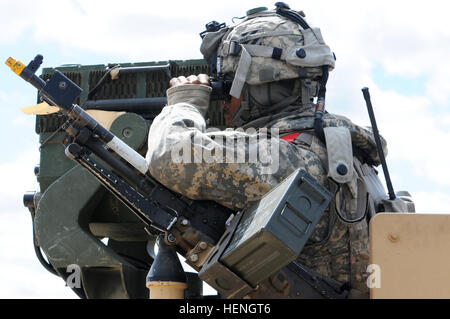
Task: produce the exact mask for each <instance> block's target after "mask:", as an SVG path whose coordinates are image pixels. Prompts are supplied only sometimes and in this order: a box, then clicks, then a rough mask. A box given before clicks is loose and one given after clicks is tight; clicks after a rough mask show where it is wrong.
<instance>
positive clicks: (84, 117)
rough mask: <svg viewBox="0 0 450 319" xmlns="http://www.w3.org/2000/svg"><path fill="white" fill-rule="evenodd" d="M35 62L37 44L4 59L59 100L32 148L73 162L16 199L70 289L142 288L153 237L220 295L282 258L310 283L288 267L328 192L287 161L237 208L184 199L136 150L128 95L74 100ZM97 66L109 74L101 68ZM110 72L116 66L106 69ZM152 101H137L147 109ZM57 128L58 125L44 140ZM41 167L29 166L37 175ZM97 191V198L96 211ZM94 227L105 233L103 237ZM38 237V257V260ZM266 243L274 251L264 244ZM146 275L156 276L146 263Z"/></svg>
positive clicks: (192, 293)
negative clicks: (288, 168) (109, 105)
mask: <svg viewBox="0 0 450 319" xmlns="http://www.w3.org/2000/svg"><path fill="white" fill-rule="evenodd" d="M41 62H42V56H39V55H38V56H37V57H36V58H35V59H34V60H33V61H31V62H30V64H29V65H28V66H27V67H25V65H23V64H22V63H21V62H20V61H15V60H14V59H12V58H10V59H8V61H7V63H6V64H7V65H8V66H9V67H10V68H11V69H12V70H13V71H14V72H15V73H16V74H17V75H19V76H20V77H22V78H23V79H24V80H26V81H27V82H29V83H31V84H32V85H33V86H34V87H35V88H36V89H38V91H39V97H40V99H41V100H42V101H43V103H44V104H46V105H47V106H48V107H49V108H51V107H54V108H59V111H60V113H61V114H62V116H63V117H64V121H63V123H62V125H61V126H59V128H57V129H56V130H55V131H54V132H52V133H51V134H50V136H48V137H46V139H45V140H44V141H43V142H42V143H41V147H45V146H47V145H50V144H58V145H63V146H64V147H59V149H58V151H59V152H64V154H65V156H67V158H69V159H70V160H72V161H73V162H75V163H78V164H79V165H78V166H74V167H71V168H69V169H68V170H66V171H64V172H63V173H62V174H61V175H60V176H59V177H58V178H57V179H56V180H55V181H53V182H52V183H51V184H50V185H45V186H46V187H44V189H42V187H41V192H42V194H40V193H36V194H35V195H34V196H31V197H32V199H30V196H29V195H26V198H25V199H26V200H24V204H25V205H26V206H27V207H28V208H29V209H30V211H31V213H32V216H33V225H34V227H35V230H34V235H35V245H36V252H37V254H38V257H40V258H39V259H40V261H41V262H42V263H43V265H44V266H45V267H46V268H47V269H48V270H50V271H52V272H54V273H55V274H58V275H59V276H61V277H62V278H66V277H67V274H66V273H65V271H67V269H68V268H69V267H70V266H73V265H74V264H75V265H77V266H78V267H80V268H81V281H82V286H81V285H80V287H75V288H74V290H75V292H76V293H77V294H78V295H79V296H80V297H86V298H124V297H130V298H145V297H146V295H147V294H146V291H145V285H143V283H144V282H145V274H146V273H147V272H148V270H149V268H150V265H151V264H152V263H153V256H154V254H153V253H151V252H149V251H150V250H151V246H152V244H153V243H154V242H155V239H156V237H158V238H160V239H159V240H160V244H161V245H162V246H161V247H165V245H168V246H171V247H170V249H169V250H172V251H175V250H176V251H177V252H178V253H179V254H181V255H182V256H184V257H185V258H186V262H187V263H188V264H189V265H190V266H192V267H193V268H194V269H195V270H196V271H198V272H199V274H198V276H200V278H201V279H203V280H204V281H206V282H208V283H210V284H211V285H212V286H213V287H216V289H217V290H218V291H219V293H220V296H221V297H225V298H242V297H244V296H245V295H246V294H248V293H249V292H251V291H253V290H254V289H256V287H257V286H258V284H259V283H260V282H262V281H263V280H265V279H267V278H269V277H270V276H271V275H275V274H276V272H277V271H279V270H281V269H282V268H283V267H285V266H288V265H290V266H292V267H294V268H295V271H294V273H296V276H299V280H300V281H301V282H304V283H306V284H307V285H309V286H310V287H311V288H312V289H315V287H316V286H317V285H316V283H315V282H313V283H311V282H310V281H308V276H303V275H302V274H303V273H305V271H303V270H302V271H298V270H299V268H298V265H297V266H296V264H295V262H293V261H294V260H295V259H296V257H297V256H298V255H299V253H300V252H301V250H302V249H303V246H304V245H305V244H306V241H307V240H308V238H309V236H310V235H311V233H312V231H313V229H314V227H315V225H316V224H317V222H318V221H319V219H320V217H321V215H322V213H323V212H324V211H325V209H326V208H327V207H328V204H329V203H330V201H331V199H332V197H333V195H332V194H331V193H330V192H329V191H328V190H327V189H326V188H324V187H323V186H321V185H320V184H319V183H317V182H316V181H315V180H314V179H313V178H312V177H311V176H310V175H309V174H307V173H306V172H305V171H303V170H300V169H297V170H296V171H295V172H294V173H292V174H291V176H289V177H288V178H286V179H285V181H283V182H282V183H280V184H279V185H278V186H277V187H275V188H274V189H272V190H271V191H270V192H268V193H267V194H266V195H265V196H264V197H263V198H262V199H261V200H259V201H257V202H256V203H254V204H253V205H252V206H251V207H248V208H245V209H244V210H243V211H240V212H233V211H232V210H230V209H228V208H225V207H223V206H220V205H218V204H217V203H214V202H210V201H193V200H190V199H187V198H185V197H183V196H181V195H180V194H177V193H175V192H173V191H171V190H169V189H167V188H166V187H164V186H163V185H162V184H160V183H159V182H157V181H156V180H154V179H153V178H152V177H151V176H150V174H149V173H148V167H147V163H146V161H145V159H144V157H143V156H142V154H143V153H144V152H145V140H146V138H147V136H146V132H147V131H148V125H147V124H150V123H148V119H147V120H146V119H145V117H141V116H140V115H138V114H136V113H134V112H124V111H127V110H128V109H127V107H128V106H129V105H130V104H128V103H125V104H123V106H122V108H123V110H122V112H120V113H119V114H118V113H117V112H113V113H111V111H104V110H100V112H101V113H92V110H85V109H86V105H87V104H88V103H87V101H84V102H85V103H84V108H83V107H80V106H79V105H77V104H75V103H76V100H77V99H80V96H82V94H83V89H82V88H81V87H79V86H78V85H77V84H76V83H74V82H73V81H72V80H70V79H69V78H68V77H67V76H66V75H64V74H63V73H62V72H61V71H59V70H55V71H54V72H53V75H51V76H50V78H49V79H48V80H47V81H45V80H43V79H42V78H40V77H37V76H36V75H35V72H36V71H37V69H38V68H39V65H40V64H41ZM169 65H170V64H168V65H165V66H156V67H155V68H153V67H150V66H149V67H139V68H138V69H136V70H134V72H132V68H125V70H126V72H125V74H142V73H145V72H150V73H153V72H159V71H163V73H164V75H165V77H166V78H167V75H168V74H170V72H169V71H168V68H169ZM106 72H107V73H106V75H108V74H111V75H113V70H110V71H106ZM119 73H120V71H119ZM204 73H205V72H204ZM104 76H105V75H104ZM113 76H114V77H117V72H115V73H114V75H113ZM166 80H167V79H166ZM103 84H105V80H104V77H103V78H102V79H101V80H100V81H99V83H98V84H97V85H96V86H95V88H94V90H93V91H91V93H90V94H88V95H87V97H88V98H89V97H91V98H92V96H94V95H96V94H98V91H99V88H100V86H101V85H103ZM140 98H142V97H140ZM144 99H146V98H144ZM127 102H128V101H127ZM147 102H148V101H147ZM216 102H218V103H220V101H217V100H216ZM158 103H160V100H158ZM131 104H133V103H131ZM118 105H120V103H118ZM145 109H146V108H144V110H145ZM155 109H157V107H153V108H152V107H149V108H148V110H149V111H150V112H155ZM130 110H132V111H136V109H133V108H131V109H130ZM90 111H91V112H90ZM95 111H97V112H98V111H99V110H98V109H97V110H95ZM104 112H106V113H104ZM130 116H131V117H130ZM127 117H128V118H127ZM114 125H116V127H117V130H118V132H115V130H114ZM60 130H64V131H65V134H64V135H63V136H61V140H59V141H58V142H55V141H54V140H53V139H54V138H56V136H57V135H58V134H59V133H60V132H59V131H60ZM135 131H136V133H135ZM61 133H62V132H61ZM149 138H151V137H149ZM59 155H61V154H59ZM53 160H54V158H53ZM41 171H42V169H41V168H39V169H38V172H37V173H38V175H40V174H41ZM105 190H107V191H109V192H105ZM105 199H107V203H108V204H107V205H106V210H103V208H105V207H104V205H105V202H104V200H105ZM99 205H101V206H99ZM130 212H131V214H130ZM101 238H108V239H109V240H108V243H107V245H104V244H103V243H102V242H101V241H100V240H99V239H101ZM161 241H162V242H161ZM149 246H150V247H149ZM41 248H42V250H43V251H44V253H45V254H46V256H47V259H48V260H49V262H50V263H46V262H45V260H44V258H43V257H42V254H41V251H40V249H41ZM168 248H169V247H168ZM169 250H164V251H169ZM274 251H276V252H277V253H276V254H270V252H274ZM149 253H150V255H152V257H150V256H148V254H149ZM268 254H269V256H270V258H269V259H267V255H268ZM159 258H160V254H158V255H157V256H156V259H155V262H154V264H155V265H156V264H158V265H163V264H164V262H162V261H161V259H159ZM175 259H176V258H175ZM242 265H245V266H242ZM155 268H160V269H161V267H160V266H158V267H152V268H150V273H152V271H154V270H155ZM217 269H220V270H221V271H220V272H217V271H216V270H217ZM198 276H197V275H196V274H191V276H190V277H189V276H188V278H187V285H186V286H187V288H188V289H187V290H186V292H185V294H184V297H186V298H195V297H197V298H200V297H201V289H193V288H195V287H197V288H198V287H199V286H200V284H199V283H201V281H200V280H199V279H198ZM147 278H150V279H152V280H155V279H156V280H157V278H161V277H160V276H159V275H158V276H157V275H155V273H152V275H151V276H147ZM189 278H190V279H189ZM230 278H232V281H230V280H229V279H230ZM170 281H171V280H168V282H170ZM224 283H226V284H225V285H224ZM183 284H184V283H183ZM216 284H217V285H216ZM230 285H231V286H230ZM147 286H148V287H150V286H152V283H150V284H149V283H147ZM330 287H331V291H332V293H327V294H326V296H325V295H323V297H332V298H342V297H345V295H346V291H343V290H341V287H340V286H335V287H333V286H330ZM183 289H184V288H183ZM333 291H334V292H333ZM181 292H182V291H181ZM152 293H153V292H152ZM178 295H179V294H178Z"/></svg>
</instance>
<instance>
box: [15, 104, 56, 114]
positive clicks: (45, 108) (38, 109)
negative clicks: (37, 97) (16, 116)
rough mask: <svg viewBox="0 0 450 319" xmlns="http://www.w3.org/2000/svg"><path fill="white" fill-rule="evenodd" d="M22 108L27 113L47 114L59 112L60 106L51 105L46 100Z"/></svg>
mask: <svg viewBox="0 0 450 319" xmlns="http://www.w3.org/2000/svg"><path fill="white" fill-rule="evenodd" d="M20 110H21V111H22V112H23V113H25V114H34V115H47V114H53V113H56V112H58V111H59V107H56V106H50V105H49V104H47V103H46V102H42V103H39V104H36V105H32V106H28V107H24V108H21V109H20Z"/></svg>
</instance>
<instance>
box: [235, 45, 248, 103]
mask: <svg viewBox="0 0 450 319" xmlns="http://www.w3.org/2000/svg"><path fill="white" fill-rule="evenodd" d="M251 63H252V56H251V55H250V53H249V52H248V51H247V49H246V47H245V46H242V53H241V58H240V59H239V64H238V67H237V70H236V74H235V76H234V80H233V84H232V85H231V90H230V95H231V96H234V97H235V98H237V99H239V98H240V97H241V93H242V89H243V87H244V84H245V81H246V79H247V74H248V71H249V70H250V65H251Z"/></svg>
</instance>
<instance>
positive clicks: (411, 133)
mask: <svg viewBox="0 0 450 319" xmlns="http://www.w3.org/2000/svg"><path fill="white" fill-rule="evenodd" d="M274 2H275V1H262V0H261V1H245V4H243V3H244V1H236V0H227V1H223V2H220V1H164V2H162V1H148V0H146V1H137V0H128V1H126V2H123V1H111V0H110V1H95V0H90V1H81V0H80V1H75V0H74V1H69V0H58V1H44V0H34V1H23V0H22V1H20V0H14V1H9V0H0V3H1V8H2V10H1V11H0V30H2V32H0V62H1V64H0V107H1V110H2V116H1V117H0V124H1V125H0V134H1V135H0V136H1V138H0V147H1V150H2V152H1V154H2V156H1V158H0V177H1V180H2V182H0V298H55V297H56V298H74V297H75V295H74V294H73V293H72V292H71V291H70V290H69V289H68V288H66V287H64V282H63V281H62V280H61V279H59V278H57V277H54V276H53V275H51V274H48V273H47V272H46V270H45V269H43V268H42V267H41V266H40V265H39V263H38V261H37V260H36V258H35V257H34V252H33V250H32V243H31V223H30V217H29V216H28V215H29V214H28V211H27V210H26V209H25V208H23V206H22V195H23V193H24V192H25V191H27V190H37V189H38V185H37V183H36V181H35V177H34V175H33V168H34V166H35V165H36V164H38V162H39V149H38V148H39V145H38V136H37V135H36V134H35V133H34V121H35V118H34V117H33V116H27V115H25V114H22V113H21V112H20V111H19V108H20V107H24V106H29V105H32V104H34V102H35V100H36V92H35V90H34V89H33V88H32V87H31V86H30V85H29V84H27V83H25V82H24V81H23V80H21V79H19V78H18V77H16V76H15V75H14V74H13V73H11V72H10V71H9V69H8V68H7V67H6V66H5V65H4V64H3V62H4V61H6V59H7V58H8V57H9V56H12V57H14V58H16V59H20V60H21V61H22V62H24V63H28V62H29V61H30V60H31V59H32V58H33V57H34V56H35V55H36V54H37V53H41V54H43V55H44V64H43V67H55V66H59V65H62V64H66V63H77V64H78V63H79V64H106V63H110V62H142V61H155V60H169V59H192V58H201V54H200V53H199V50H198V49H199V46H200V37H199V35H198V34H199V33H200V32H201V31H203V30H204V26H205V24H206V23H207V22H209V21H211V20H217V21H219V22H226V23H227V24H230V23H231V18H233V17H241V16H243V15H245V12H246V11H247V10H248V9H251V8H254V7H259V6H267V7H269V8H273V4H274ZM287 3H288V4H290V5H291V6H294V2H287ZM297 3H301V5H302V7H298V8H294V9H298V10H304V12H305V13H306V18H307V21H308V22H309V23H310V24H311V25H313V26H317V27H320V28H321V30H322V34H323V36H324V39H325V41H326V42H327V44H328V45H329V46H330V47H331V49H332V50H333V51H334V52H335V53H336V56H337V61H336V69H335V70H334V71H333V72H332V73H331V74H330V80H329V84H328V90H327V109H328V111H329V112H332V113H338V114H343V115H346V116H348V117H350V118H351V119H352V120H353V121H354V122H355V123H357V124H360V125H369V123H370V122H369V118H368V116H367V110H366V108H365V104H364V100H363V97H362V94H361V88H362V87H364V86H368V87H369V88H370V92H371V95H372V103H373V105H374V108H375V113H376V116H377V121H378V127H379V130H380V132H381V134H382V135H383V136H384V137H385V138H386V139H387V141H388V149H389V155H388V157H387V162H388V165H389V168H390V173H391V177H392V181H393V184H394V188H395V190H408V191H409V192H410V193H411V194H412V195H413V199H414V200H415V202H416V208H417V211H418V212H421V213H446V212H450V209H449V207H450V172H449V170H448V169H447V165H448V164H449V159H448V158H449V155H450V151H449V148H448V145H449V142H448V141H449V138H450V111H449V106H450V81H449V80H448V75H449V74H450V59H449V58H448V57H449V53H450V23H449V22H448V5H447V3H448V2H447V1H435V0H428V1H426V2H424V1H412V0H409V1H400V0H396V1H392V0H390V1H385V0H378V1H370V2H368V1H309V2H308V1H301V2H300V1H297Z"/></svg>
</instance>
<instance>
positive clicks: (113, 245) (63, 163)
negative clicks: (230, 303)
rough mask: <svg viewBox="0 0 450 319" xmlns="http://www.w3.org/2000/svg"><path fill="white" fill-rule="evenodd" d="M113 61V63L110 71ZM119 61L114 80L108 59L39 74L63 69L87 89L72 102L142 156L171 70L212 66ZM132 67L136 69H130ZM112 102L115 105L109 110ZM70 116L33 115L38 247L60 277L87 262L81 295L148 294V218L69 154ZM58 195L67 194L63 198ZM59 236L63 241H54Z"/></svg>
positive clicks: (193, 293) (193, 288) (194, 291)
mask: <svg viewBox="0 0 450 319" xmlns="http://www.w3.org/2000/svg"><path fill="white" fill-rule="evenodd" d="M114 66H115V64H110V65H108V67H109V68H108V69H109V70H110V69H113V68H114ZM120 66H121V67H122V70H124V72H122V73H121V72H119V74H118V76H117V75H116V76H115V79H114V80H113V79H112V78H109V74H108V71H107V66H106V65H65V66H61V67H58V68H47V69H44V70H43V73H42V75H41V78H42V79H43V80H48V79H49V78H50V77H51V76H52V75H53V74H54V73H55V70H59V71H60V72H61V73H62V74H64V75H65V76H67V77H68V78H69V79H70V80H71V81H73V82H74V83H75V84H76V85H78V86H80V87H81V88H82V89H83V93H82V94H81V95H80V96H79V97H78V98H77V99H76V100H75V103H77V104H79V105H80V106H81V107H82V108H84V109H85V110H86V111H87V112H88V113H89V114H90V115H91V116H92V117H93V118H95V119H96V120H97V121H98V122H99V123H101V124H103V125H104V126H105V127H106V128H107V129H109V130H111V132H113V133H114V135H115V136H117V137H118V138H119V139H121V140H122V141H123V142H125V143H126V144H127V145H128V146H130V147H131V148H133V149H135V150H136V151H138V152H139V153H140V154H145V152H146V147H147V146H146V141H147V135H148V128H149V126H150V124H151V122H152V119H153V118H154V117H155V116H156V115H157V114H158V113H159V112H160V110H161V109H162V107H163V106H164V105H165V91H166V89H167V88H168V83H169V79H170V76H180V75H189V74H198V73H207V72H208V71H207V66H206V64H205V63H204V62H203V60H190V61H162V62H148V63H135V64H130V63H126V64H121V65H120ZM130 67H133V68H134V70H135V71H137V72H134V71H133V72H129V70H128V71H127V72H125V71H126V70H127V68H130ZM148 67H155V68H154V69H151V68H148ZM102 79H103V84H102V85H101V86H100V87H98V88H97V90H96V92H95V94H91V96H88V95H89V92H91V93H92V90H93V89H94V88H96V86H97V84H98V83H99V81H101V80H102ZM108 105H113V107H114V108H112V109H111V108H109V109H108ZM217 106H218V104H217ZM218 109H219V108H218V107H217V108H216V109H214V107H213V108H212V109H211V112H210V119H211V121H212V122H214V123H217V124H218V125H220V123H221V117H222V113H221V111H218V112H216V113H214V112H215V111H214V110H218ZM213 118H216V120H213ZM66 120H67V117H66V116H65V115H63V114H62V113H60V112H58V113H54V114H49V115H38V116H36V127H35V130H36V133H37V134H39V141H40V144H41V147H40V152H41V155H40V163H39V166H38V167H37V168H36V169H35V173H36V177H37V180H38V182H39V185H40V194H39V196H35V197H36V198H38V199H40V204H41V205H39V207H37V206H36V207H35V209H36V232H37V237H38V240H39V242H40V244H41V247H42V249H43V251H44V252H45V253H46V255H47V257H48V260H49V261H50V263H51V264H52V265H53V266H54V267H55V268H56V271H57V273H58V275H59V276H61V277H62V278H65V276H67V274H66V267H67V266H68V265H71V264H78V263H79V264H80V265H82V269H81V274H82V277H83V280H82V287H81V288H79V289H74V290H75V292H76V293H77V294H78V295H79V296H80V297H83V298H84V297H87V298H147V297H148V290H147V288H145V284H143V283H145V275H146V271H143V270H142V269H145V268H149V267H150V265H151V263H152V258H151V257H150V256H149V255H148V252H147V245H148V242H149V241H150V242H151V241H152V240H153V239H152V236H151V235H149V234H148V233H146V232H145V231H144V224H143V223H142V222H141V221H140V220H139V219H137V218H136V217H135V216H134V215H133V214H132V213H131V212H130V211H129V209H128V208H127V207H126V206H125V205H123V204H122V203H121V202H120V201H119V200H118V199H117V198H116V197H114V196H113V195H112V194H110V193H109V192H106V191H105V190H104V189H103V187H102V186H101V185H100V184H99V183H98V182H97V181H95V179H94V178H93V177H92V176H91V175H90V174H88V173H87V172H85V171H84V169H82V168H81V167H79V166H78V167H76V166H77V163H76V162H74V161H73V160H71V159H69V158H68V157H67V156H66V155H65V153H64V145H63V142H64V139H65V138H66V132H64V125H65V123H66ZM91 184H92V185H91ZM73 185H75V186H73ZM68 188H70V189H72V190H73V192H72V195H73V196H72V197H68V196H67V189H68ZM60 198H65V200H64V201H61V200H58V199H60ZM61 229H64V230H65V232H66V233H65V235H64V236H63V238H66V240H63V242H61V240H62V239H58V238H57V237H58V236H59V235H61V234H60V230H61ZM66 235H67V236H66ZM102 238H107V239H109V240H108V241H107V242H106V245H104V244H102V243H101V242H100V240H99V239H102ZM55 240H59V241H60V242H61V245H58V246H54V245H53V243H54V242H55ZM58 247H60V249H58ZM188 275H189V276H188V289H186V291H185V296H186V297H188V298H191V297H198V296H199V295H201V281H200V280H199V279H198V276H197V275H194V274H188ZM105 281H107V282H109V283H110V284H109V286H108V287H106V286H105V287H106V288H105V289H104V290H99V289H98V286H99V283H101V282H105Z"/></svg>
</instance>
